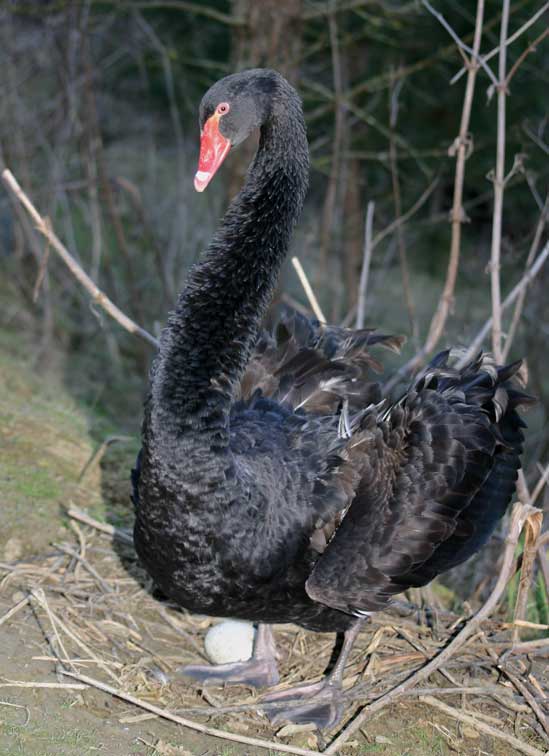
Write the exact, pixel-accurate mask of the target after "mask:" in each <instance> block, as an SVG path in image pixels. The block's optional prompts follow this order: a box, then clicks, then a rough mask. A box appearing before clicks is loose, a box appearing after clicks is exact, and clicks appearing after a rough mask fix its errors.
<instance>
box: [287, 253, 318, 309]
mask: <svg viewBox="0 0 549 756" xmlns="http://www.w3.org/2000/svg"><path fill="white" fill-rule="evenodd" d="M292 265H293V266H294V270H295V272H296V273H297V275H298V278H299V281H300V283H301V285H302V286H303V291H304V292H305V296H306V297H307V299H308V300H309V304H310V306H311V310H312V311H313V313H314V315H315V318H316V319H317V320H319V321H320V322H321V323H326V318H325V317H324V313H323V312H322V310H321V308H320V305H319V304H318V299H317V298H316V296H315V293H314V291H313V287H312V286H311V284H310V283H309V279H308V278H307V274H306V273H305V271H304V269H303V265H302V264H301V262H300V260H299V258H298V257H292Z"/></svg>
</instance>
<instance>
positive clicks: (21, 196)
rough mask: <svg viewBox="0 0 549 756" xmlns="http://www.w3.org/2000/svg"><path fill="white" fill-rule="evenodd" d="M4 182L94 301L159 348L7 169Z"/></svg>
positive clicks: (129, 329) (152, 337)
mask: <svg viewBox="0 0 549 756" xmlns="http://www.w3.org/2000/svg"><path fill="white" fill-rule="evenodd" d="M2 180H3V181H4V184H5V185H6V186H7V188H8V189H9V190H10V191H11V192H12V193H13V194H14V195H15V197H16V198H17V199H18V200H19V202H20V203H21V204H22V205H23V207H24V208H25V210H26V211H27V212H28V214H29V215H30V217H31V218H32V220H33V221H34V223H35V225H36V228H37V230H38V231H39V232H40V233H41V234H42V235H43V236H44V237H45V238H46V239H47V240H48V242H49V244H50V245H51V246H52V248H53V249H54V250H55V251H56V252H57V254H58V255H59V257H60V258H61V259H62V260H63V262H64V263H65V265H66V266H67V268H68V269H69V270H70V271H71V273H72V274H73V276H74V277H75V278H76V280H77V281H78V282H79V283H80V284H82V286H83V287H84V288H85V289H86V291H87V292H88V293H89V294H90V295H91V298H92V299H93V301H94V302H96V303H97V304H98V305H100V306H101V307H102V308H103V309H104V310H105V311H106V312H108V314H109V315H110V316H111V318H114V320H116V322H117V323H119V324H120V325H121V326H122V328H125V329H126V331H129V332H130V333H133V334H135V335H136V336H140V337H141V338H142V339H143V340H144V341H146V342H147V343H148V344H152V346H155V347H158V341H157V340H156V339H155V338H154V336H151V334H150V333H149V332H148V331H146V330H145V329H144V328H141V326H139V325H137V323H134V321H133V320H131V319H130V318H128V316H127V315H125V314H124V313H123V312H122V310H119V309H118V307H117V306H116V305H115V304H114V303H113V302H111V300H110V299H109V298H108V297H107V295H106V294H104V293H103V292H102V291H101V290H100V289H99V288H98V287H97V286H96V285H95V283H94V282H93V281H92V280H91V278H90V277H89V276H88V274H87V273H85V272H84V270H83V269H82V268H81V267H80V265H79V264H78V263H77V262H76V260H75V259H74V257H73V256H72V255H71V254H70V252H69V251H68V249H67V248H66V247H65V245H64V244H62V242H61V241H60V240H59V239H58V238H57V236H56V235H55V234H54V232H53V230H52V229H51V228H50V226H49V224H48V222H47V221H46V219H45V218H43V217H42V216H41V215H40V213H39V212H38V211H37V210H36V208H35V207H34V205H33V204H32V202H31V201H30V199H29V198H28V197H27V195H26V194H25V192H24V191H23V190H22V189H21V187H20V186H19V184H18V183H17V180H16V178H15V176H14V175H13V174H12V172H11V171H10V170H8V169H7V168H6V169H5V170H4V171H3V172H2Z"/></svg>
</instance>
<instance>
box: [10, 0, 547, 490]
mask: <svg viewBox="0 0 549 756" xmlns="http://www.w3.org/2000/svg"><path fill="white" fill-rule="evenodd" d="M540 7H541V4H540V3H539V2H537V1H536V0H516V2H513V3H511V16H510V33H512V32H514V31H516V30H517V29H519V28H520V27H521V26H522V25H523V24H524V23H526V22H527V21H528V19H530V18H531V17H532V16H533V15H534V14H535V13H536V12H538V11H539V9H540ZM436 8H437V10H438V11H439V12H441V13H442V14H443V15H444V17H445V19H446V20H447V21H448V23H449V24H450V25H451V26H452V28H453V29H454V30H455V32H456V33H457V34H458V35H459V36H460V37H461V38H462V39H463V40H464V42H466V43H468V44H471V42H472V36H473V30H474V18H475V10H476V3H475V2H473V0H466V1H465V2H461V3H455V2H449V0H439V1H438V2H437V3H436ZM500 14H501V2H499V1H498V2H496V0H487V2H486V8H485V23H484V28H483V41H482V46H481V50H482V51H483V52H484V53H485V52H488V51H489V50H491V49H492V48H494V47H496V46H497V44H498V38H499V26H500ZM0 22H1V23H0V41H1V45H0V64H1V70H2V81H1V87H2V97H1V99H0V148H1V153H0V162H2V163H3V164H4V165H6V166H8V167H9V168H10V169H11V170H12V171H13V173H14V174H15V175H16V177H17V178H18V180H19V181H20V183H21V185H22V186H23V188H24V189H25V191H27V192H28V193H29V196H31V197H32V199H33V201H34V202H35V204H36V206H37V207H38V208H39V210H40V211H41V212H42V213H43V214H44V215H47V216H48V217H49V218H50V219H51V222H52V224H53V226H54V228H55V230H56V232H57V233H58V235H59V236H60V237H61V238H62V239H63V241H64V242H65V243H66V245H67V247H68V248H69V249H70V251H71V252H72V254H73V255H74V256H75V257H76V259H78V261H79V262H80V263H81V265H82V266H83V267H84V269H85V270H87V271H88V272H89V273H90V275H91V276H92V277H93V279H94V280H95V281H96V282H97V283H98V285H99V286H100V287H101V288H102V289H103V290H104V291H105V292H106V293H107V294H108V295H109V296H110V297H111V298H112V299H113V300H114V301H115V302H116V304H117V305H118V306H119V307H120V308H121V309H122V310H124V311H125V312H126V313H127V314H128V315H129V316H131V317H132V318H133V319H135V320H136V321H137V322H139V323H140V324H141V325H143V326H144V327H146V328H147V329H148V330H150V331H151V332H153V333H158V332H159V329H160V328H161V325H162V323H163V322H164V321H165V319H166V315H167V312H168V311H169V309H170V307H171V306H172V304H173V302H174V300H175V297H176V296H177V293H178V291H179V290H180V288H181V286H182V284H183V282H184V280H185V275H186V272H187V270H188V268H189V266H190V265H191V264H192V263H193V262H194V261H195V260H196V259H197V256H198V255H199V254H200V252H201V250H203V249H204V247H205V246H206V244H207V243H208V240H209V238H210V236H211V234H212V231H213V229H214V227H215V224H216V223H217V221H218V218H219V217H220V215H221V213H222V210H223V208H224V207H225V206H226V202H227V200H228V196H230V195H231V194H233V193H234V192H236V191H237V190H238V187H239V185H240V182H241V178H242V174H243V171H244V170H245V167H246V165H247V162H248V160H249V157H250V154H251V153H250V151H249V149H247V148H246V146H244V147H243V148H241V150H240V151H237V152H235V154H234V155H232V156H230V158H229V159H228V161H227V164H226V165H225V166H224V168H223V170H222V171H221V172H220V175H219V176H218V177H217V178H216V181H214V182H213V184H212V186H211V187H210V188H208V194H207V196H206V197H204V196H202V195H197V194H195V193H194V190H193V187H192V177H193V174H194V170H195V164H196V158H197V150H198V129H197V109H198V103H199V101H200V98H201V96H202V94H203V93H204V91H205V90H206V89H207V88H208V87H209V86H210V85H211V84H212V83H213V82H214V81H215V80H216V79H218V78H220V77H221V76H223V75H225V74H227V73H229V72H231V71H233V70H238V69H240V68H245V67H250V66H263V65H265V66H272V67H276V68H278V69H280V70H281V71H282V72H283V73H284V74H285V75H287V76H288V77H289V78H290V79H291V81H292V82H293V83H294V84H295V86H296V87H297V88H298V89H299V91H300V93H301V95H302V97H303V101H304V107H305V114H306V118H307V124H308V131H309V139H310V146H311V157H312V174H311V190H310V193H309V197H308V201H307V205H306V209H305V213H304V217H303V220H302V223H301V224H300V226H299V229H298V231H297V232H296V234H295V237H294V253H295V254H298V255H299V257H300V259H301V260H302V262H303V264H304V267H305V269H306V270H307V272H308V274H309V276H310V278H311V280H312V282H313V284H314V287H315V290H316V292H317V295H318V296H319V299H320V301H321V304H322V306H323V308H324V311H325V312H326V314H327V315H328V316H329V319H330V320H333V321H336V322H338V321H342V320H343V319H344V318H345V317H346V316H347V315H348V314H349V313H351V316H350V317H348V319H347V322H352V313H353V307H354V305H355V303H356V297H357V289H358V280H359V276H360V270H361V267H362V258H363V236H364V216H365V208H366V205H367V203H368V202H369V201H374V202H375V215H374V234H376V233H378V232H380V231H382V230H383V229H384V228H386V227H387V226H388V225H389V224H391V223H392V222H393V221H394V220H395V218H397V217H399V216H400V215H402V214H403V213H406V212H407V211H408V210H409V209H410V208H412V207H413V206H414V204H415V203H417V201H418V199H419V198H420V197H421V196H422V194H423V193H425V192H426V190H428V189H429V188H430V193H429V194H428V197H427V199H426V200H425V201H424V202H423V203H422V204H421V206H420V207H419V208H418V209H417V211H416V212H415V213H413V214H412V215H411V217H410V218H409V219H408V221H407V222H406V223H405V224H404V225H402V226H401V227H400V230H401V232H402V233H401V234H400V235H398V234H396V233H390V234H387V236H386V237H385V238H384V240H383V241H382V242H381V243H380V244H379V245H378V246H377V247H376V249H375V251H374V256H373V260H372V270H371V276H370V283H369V290H368V298H367V310H366V319H367V323H368V324H371V325H376V326H379V327H382V328H383V329H384V330H392V331H396V332H401V333H405V334H406V335H408V336H409V337H410V338H409V341H408V344H407V346H406V348H405V352H404V355H403V357H401V358H398V360H395V361H393V362H392V363H391V365H390V369H393V368H394V367H395V366H397V365H398V364H401V363H402V362H403V361H404V360H405V359H407V358H408V357H410V356H411V355H413V354H414V353H415V351H416V350H417V348H418V346H419V345H420V344H421V343H423V341H424V339H425V335H426V332H427V330H428V326H429V322H430V320H431V317H432V314H433V312H434V310H435V307H436V303H437V302H438V300H439V297H440V293H441V290H442V285H443V281H444V277H445V275H446V268H447V264H448V252H449V244H450V224H449V222H448V221H449V210H450V207H451V203H452V192H453V186H454V173H455V156H454V155H453V154H452V150H451V149H450V148H451V146H452V144H453V143H454V140H455V139H456V136H457V134H458V130H459V121H460V115H461V108H462V103H463V93H464V86H465V76H462V77H461V78H460V79H459V81H457V82H456V83H454V84H451V83H450V81H451V79H452V77H453V76H454V75H455V74H456V73H457V72H458V70H459V69H460V68H461V67H462V65H463V60H462V57H461V55H460V53H459V51H458V48H457V46H456V44H455V42H454V41H453V40H452V38H451V37H450V35H449V34H448V31H447V30H446V29H445V28H443V26H442V25H441V24H440V23H439V21H438V20H437V19H436V18H435V17H434V16H433V15H432V14H431V13H429V12H428V10H427V9H426V8H425V7H424V5H422V4H421V3H420V2H401V3H397V2H384V1H380V2H375V1H368V2H367V1H366V0H364V1H361V0H329V1H328V2H324V1H322V2H321V1H320V0H314V1H313V0H276V1H275V0H265V1H264V2H261V3H257V2H254V1H253V0H233V2H228V1H227V2H224V1H223V0H215V1H214V0H207V1H204V2H194V3H193V2H186V1H185V0H171V1H168V0H165V1H164V2H163V1H161V0H149V1H147V0H144V1H138V0H121V1H119V2H118V1H115V0H88V1H87V2H86V1H84V0H83V1H82V2H69V1H68V0H67V1H66V2H65V1H63V0H50V1H47V0H42V1H41V2H38V0H35V1H34V2H33V1H26V0H19V1H18V2H9V1H6V0H4V2H2V3H1V4H0ZM547 22H548V14H547V13H545V14H543V15H541V16H540V17H539V18H538V20H537V21H536V22H535V23H534V24H532V25H531V26H530V28H528V30H527V31H525V32H524V33H523V34H522V35H521V36H520V38H519V39H518V40H517V41H516V42H514V43H513V44H512V45H510V46H509V67H510V66H512V64H513V63H514V62H515V61H517V60H518V59H519V57H520V56H521V54H523V53H524V54H526V52H527V50H528V47H529V45H530V44H531V43H532V41H533V40H535V39H536V37H538V36H539V34H540V32H541V31H543V29H544V28H545V27H546V26H547ZM491 65H492V66H493V68H494V70H496V66H497V57H495V58H493V59H492V60H491ZM548 84H549V42H547V40H545V43H543V42H542V43H540V45H539V47H538V49H536V50H535V51H529V53H528V54H527V55H526V56H525V58H524V60H523V61H522V63H521V65H520V67H519V68H518V69H517V71H516V73H515V75H514V77H513V79H512V82H511V85H510V96H509V97H508V99H507V111H508V113H507V134H506V144H507V161H506V171H507V172H508V171H509V170H510V169H511V166H512V165H513V162H514V161H516V167H517V170H516V171H515V172H514V175H513V176H512V177H511V178H510V180H509V182H508V184H507V187H506V192H505V205H504V223H503V241H502V269H501V277H502V288H503V293H504V294H505V293H506V292H507V291H508V290H509V289H510V288H511V287H512V286H513V285H514V284H515V283H516V282H517V281H518V280H519V279H520V277H521V275H522V273H523V270H524V265H525V260H526V256H527V254H528V250H529V247H530V244H531V242H532V238H533V234H534V230H535V227H536V224H537V222H538V219H539V217H540V212H541V209H542V206H543V203H544V201H545V198H546V196H547V193H548V189H549V160H548V158H547V155H548V152H549V147H548V140H547V133H546V132H547V130H546V126H547V118H548V111H547V97H546V92H547V91H548ZM489 86H490V81H489V79H488V77H487V76H486V75H485V74H484V73H483V72H482V71H480V72H479V74H478V77H477V87H476V92H475V100H474V103H473V111H472V118H471V124H470V129H469V131H470V139H471V141H470V154H469V156H468V159H467V161H466V175H465V190H464V208H465V211H466V214H467V221H468V222H467V223H466V224H465V225H464V226H463V238H462V245H461V253H462V254H461V261H460V268H459V275H458V280H457V286H456V292H455V301H454V305H453V309H452V312H451V314H450V317H449V319H448V322H447V325H446V331H445V334H444V337H443V339H442V340H441V342H440V347H441V348H443V347H445V346H446V345H448V344H453V343H456V344H462V345H466V344H467V343H468V342H469V341H470V340H471V338H472V336H473V335H474V334H475V333H476V332H477V330H478V329H479V327H480V326H481V325H482V324H483V322H484V321H485V320H486V318H487V317H489V315H490V306H491V305H490V289H489V277H488V275H487V265H488V263H489V257H490V237H491V222H492V206H493V188H492V183H491V182H490V181H489V180H488V178H487V177H488V174H489V173H490V171H492V170H493V169H494V165H495V153H496V102H495V100H496V98H495V97H488V88H489ZM546 238H547V235H546V233H544V235H543V237H542V242H544V241H545V239H546ZM0 240H1V242H0V254H1V256H2V269H3V272H4V275H5V286H6V291H7V292H9V299H8V300H7V305H6V307H5V308H3V311H2V314H1V315H0V317H1V319H2V322H3V324H4V326H5V327H7V328H9V329H11V330H12V331H13V332H15V333H17V331H18V330H21V329H24V330H25V331H26V332H29V333H32V334H33V339H34V340H33V347H32V352H33V360H34V364H35V365H36V366H37V368H39V369H45V367H47V364H48V361H49V360H50V361H51V354H52V353H53V347H55V349H56V350H57V351H56V353H59V352H61V353H62V354H63V355H64V361H65V362H64V370H65V382H66V385H67V386H69V388H70V390H71V392H73V393H74V395H75V396H76V397H77V398H78V399H82V400H85V401H93V402H95V403H99V404H100V405H101V408H102V411H104V412H105V413H107V414H110V415H111V417H115V418H116V423H117V425H118V426H119V427H120V428H122V429H127V430H132V431H135V430H136V428H137V423H138V420H139V414H140V412H139V410H138V408H139V406H140V401H141V397H142V395H143V393H144V390H145V384H146V375H147V369H148V364H149V362H150V359H151V350H150V347H148V346H147V345H145V344H141V343H140V342H139V341H138V340H136V339H135V338H134V337H132V336H130V335H129V334H126V333H124V332H122V331H121V329H120V328H119V327H118V326H117V325H116V324H114V323H113V322H111V321H110V320H109V319H108V317H107V316H106V315H105V314H104V313H103V312H99V311H98V310H97V309H96V308H95V307H93V306H91V305H90V303H89V299H88V296H87V294H86V293H85V292H84V291H82V290H81V289H80V288H79V286H78V285H77V284H76V282H75V281H74V280H73V279H72V278H71V276H70V274H69V273H68V272H67V271H66V269H65V268H64V267H63V265H62V263H61V262H60V261H59V260H58V259H56V258H55V256H54V254H53V253H51V254H49V253H48V250H47V249H46V248H45V246H44V243H43V240H42V239H41V238H39V237H38V235H37V234H36V232H35V231H34V229H33V228H32V225H31V224H30V222H29V221H28V219H27V218H25V217H24V216H23V214H22V212H21V211H20V210H19V208H17V207H15V205H14V203H13V202H12V201H11V199H10V198H9V197H8V195H7V194H5V193H2V194H1V196H0ZM44 256H46V257H47V258H48V259H47V261H46V263H44ZM403 264H405V266H406V267H407V268H408V273H409V278H410V285H409V291H408V292H407V296H403V284H402V275H403ZM37 280H38V284H39V285H37ZM547 283H548V273H547V271H542V272H541V273H540V274H539V276H538V277H537V279H536V281H535V283H534V284H533V285H532V286H531V287H530V289H529V293H528V296H527V299H526V305H525V308H524V312H523V315H522V319H521V323H520V327H519V331H518V335H517V338H516V339H515V342H514V344H513V349H512V352H511V356H512V357H513V358H514V357H518V356H523V355H526V356H527V358H528V367H529V379H530V384H529V386H530V391H531V392H532V393H534V394H536V395H538V396H539V397H541V400H542V401H541V403H540V406H539V408H538V410H537V411H535V412H534V413H532V421H531V423H530V425H531V431H530V433H529V441H528V443H529V446H528V455H529V459H530V460H531V461H532V462H536V461H538V460H541V461H542V460H544V459H546V458H547V452H548V447H549V435H548V433H547V421H546V418H547V409H548V407H549V381H548V379H547V376H546V373H545V365H546V360H545V358H544V356H545V352H546V350H547V342H548V339H549V303H548V300H547V296H546V294H545V290H546V287H547ZM281 295H282V296H283V297H284V298H286V300H287V301H290V302H294V303H295V302H298V303H299V304H300V305H301V306H305V307H306V306H307V303H306V300H305V298H304V296H303V293H302V291H301V289H300V287H299V283H298V281H297V280H296V278H295V274H294V273H293V270H292V269H291V268H290V267H288V268H287V269H286V270H285V273H284V276H283V281H282V283H281ZM406 299H407V300H408V301H407V302H406ZM509 319H510V313H508V314H507V316H506V318H505V319H504V327H505V326H508V323H509ZM76 364H78V365H79V366H80V368H79V370H78V371H77V370H75V369H74V366H75V365H76ZM82 365H85V368H84V371H85V374H86V380H85V381H83V380H81V377H80V376H81V375H82ZM91 387H93V388H91ZM531 469H532V470H533V473H532V474H533V476H534V477H535V476H536V475H537V473H536V471H535V467H532V468H531Z"/></svg>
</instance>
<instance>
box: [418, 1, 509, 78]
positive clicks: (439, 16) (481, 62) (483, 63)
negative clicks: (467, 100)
mask: <svg viewBox="0 0 549 756" xmlns="http://www.w3.org/2000/svg"><path fill="white" fill-rule="evenodd" d="M421 3H422V5H424V6H425V7H426V8H427V10H428V11H429V13H432V14H433V16H434V17H435V18H436V19H437V21H438V22H439V23H440V24H442V26H443V27H444V28H445V29H446V31H447V32H448V34H449V35H450V36H451V37H452V39H453V40H454V42H455V43H456V45H457V46H458V48H459V49H460V50H464V51H465V52H466V53H468V54H469V55H470V56H471V58H472V59H473V60H474V61H475V63H476V64H477V65H478V66H481V68H482V69H483V70H484V71H486V73H487V74H488V78H489V79H490V81H491V82H492V84H493V85H494V86H495V87H497V86H498V81H497V79H496V76H495V74H494V72H493V71H492V69H491V68H490V66H489V65H488V64H487V63H486V60H485V59H484V58H482V57H481V56H480V55H479V54H478V50H475V49H474V46H473V48H470V47H469V45H466V44H465V42H463V40H462V39H460V38H459V36H458V35H457V34H456V32H455V31H454V30H453V29H452V27H451V26H450V24H449V23H448V22H447V21H446V19H445V18H444V16H443V15H442V13H439V12H438V11H436V10H435V9H434V8H433V6H432V5H431V4H430V3H429V2H427V0H421Z"/></svg>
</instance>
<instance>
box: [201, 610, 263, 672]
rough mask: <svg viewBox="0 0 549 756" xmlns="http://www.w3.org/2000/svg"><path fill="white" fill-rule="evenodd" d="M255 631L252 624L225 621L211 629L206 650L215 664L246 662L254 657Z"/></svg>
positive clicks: (206, 638) (205, 640)
mask: <svg viewBox="0 0 549 756" xmlns="http://www.w3.org/2000/svg"><path fill="white" fill-rule="evenodd" d="M254 637H255V629H254V626H253V625H252V624H251V622H241V621H240V620H224V621H223V622H220V623H219V624H218V625H213V627H210V629H209V630H208V632H207V633H206V637H205V638H204V650H205V651H206V655H207V656H208V659H210V661H212V662H213V663H214V664H230V663H231V662H238V661H246V660H247V659H249V658H250V656H251V655H252V651H253V647H254Z"/></svg>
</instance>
